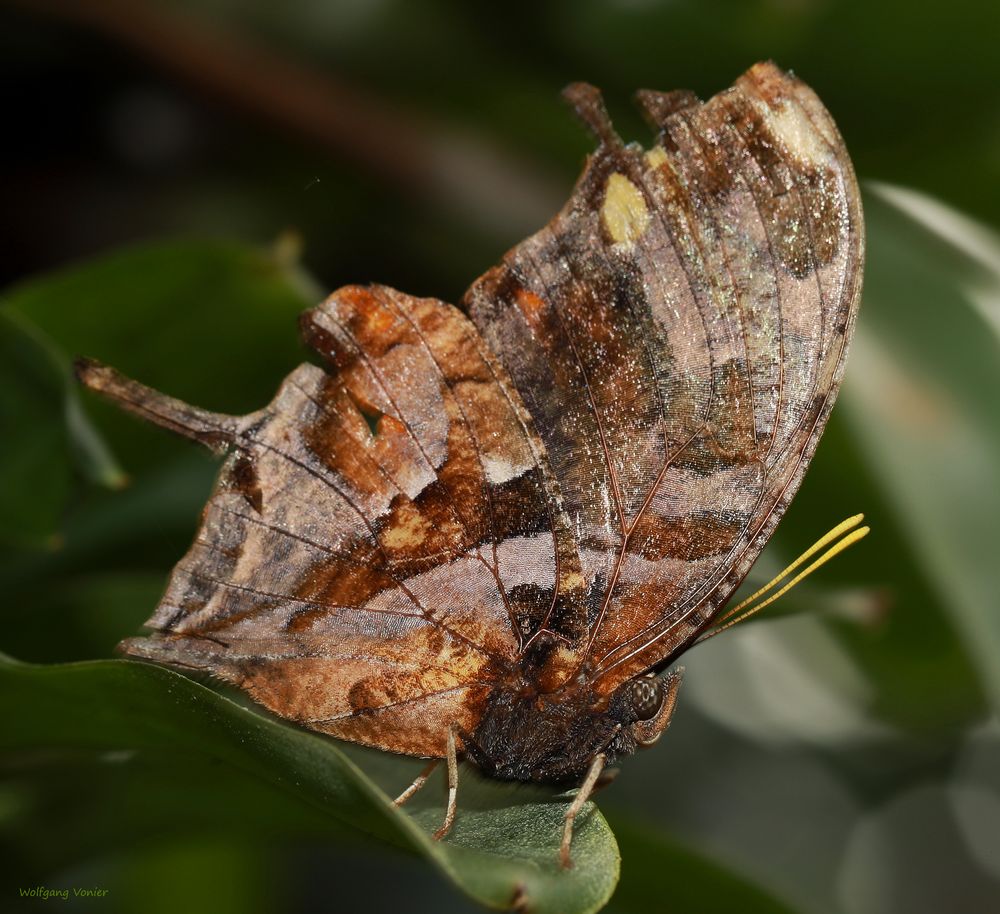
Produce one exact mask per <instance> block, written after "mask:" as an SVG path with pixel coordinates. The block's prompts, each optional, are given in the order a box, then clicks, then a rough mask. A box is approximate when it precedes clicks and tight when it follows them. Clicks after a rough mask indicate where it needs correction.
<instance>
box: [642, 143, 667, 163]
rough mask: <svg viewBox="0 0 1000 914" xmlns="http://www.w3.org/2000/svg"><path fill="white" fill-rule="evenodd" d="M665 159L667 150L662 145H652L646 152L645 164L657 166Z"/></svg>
mask: <svg viewBox="0 0 1000 914" xmlns="http://www.w3.org/2000/svg"><path fill="white" fill-rule="evenodd" d="M666 161H667V151H666V150H665V149H664V148H663V147H662V146H654V147H653V148H652V149H650V150H649V152H647V153H646V164H647V165H648V166H649V167H650V168H659V167H660V166H661V165H662V164H663V163H664V162H666Z"/></svg>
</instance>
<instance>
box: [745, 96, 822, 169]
mask: <svg viewBox="0 0 1000 914" xmlns="http://www.w3.org/2000/svg"><path fill="white" fill-rule="evenodd" d="M754 104H755V105H756V106H757V108H758V109H759V111H760V113H761V115H762V116H763V118H764V123H765V124H767V126H768V129H769V130H770V131H771V134H772V135H773V136H774V138H775V139H776V140H777V141H778V142H779V143H781V145H782V146H784V147H785V148H786V149H787V150H788V151H789V152H790V153H791V154H792V155H793V156H795V158H797V159H799V160H800V161H802V162H804V163H805V164H806V165H816V166H821V165H827V164H828V163H829V160H830V158H831V156H832V152H831V151H830V149H829V147H828V146H827V144H826V142H825V141H824V139H823V135H822V134H821V133H820V132H819V131H818V130H817V129H816V127H815V126H814V125H813V123H812V121H810V120H809V118H808V117H807V116H806V113H805V111H804V110H803V109H802V107H801V106H800V105H798V104H796V103H795V102H793V101H789V100H781V101H779V102H778V103H777V105H775V106H774V107H771V106H770V105H768V104H767V103H766V102H765V101H764V100H763V99H754Z"/></svg>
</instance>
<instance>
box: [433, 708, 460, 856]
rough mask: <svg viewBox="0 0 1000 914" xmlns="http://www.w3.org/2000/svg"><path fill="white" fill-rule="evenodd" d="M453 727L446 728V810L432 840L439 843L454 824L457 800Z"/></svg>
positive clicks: (456, 766) (456, 769) (456, 754)
mask: <svg viewBox="0 0 1000 914" xmlns="http://www.w3.org/2000/svg"><path fill="white" fill-rule="evenodd" d="M455 729H456V728H455V726H454V725H452V726H451V727H449V728H448V808H447V809H446V810H445V813H444V822H442V823H441V827H440V828H439V829H438V830H437V831H436V832H434V840H435V841H440V840H441V839H442V838H443V837H444V836H445V835H447V834H448V832H450V831H451V826H452V825H453V824H454V822H455V808H456V806H457V799H458V750H457V748H456V746H455Z"/></svg>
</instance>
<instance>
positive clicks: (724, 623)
mask: <svg viewBox="0 0 1000 914" xmlns="http://www.w3.org/2000/svg"><path fill="white" fill-rule="evenodd" d="M864 519H865V516H864V514H855V515H854V516H853V517H849V518H847V520H845V521H842V522H841V523H839V524H837V526H836V527H834V528H833V529H832V530H831V531H830V532H829V533H827V534H826V535H825V536H822V537H820V538H819V539H818V540H816V542H815V543H813V544H812V546H810V547H809V548H808V549H807V550H806V551H805V552H803V553H802V555H800V556H799V557H798V558H797V559H796V560H795V561H794V562H792V564H791V565H789V566H788V567H787V568H785V569H784V570H782V571H781V572H780V573H779V574H777V575H776V576H775V577H774V578H772V579H771V580H770V581H768V583H767V584H765V585H764V586H763V587H761V588H760V590H758V591H756V592H755V593H752V594H750V596H749V597H747V598H746V599H745V600H743V601H742V602H741V603H739V604H738V605H736V606H734V607H733V608H732V609H730V610H728V611H727V612H726V614H725V615H724V616H722V618H721V619H719V622H718V624H717V627H716V628H713V629H712V630H711V631H708V632H705V633H704V634H703V635H702V636H701V637H700V638H699V639H698V641H697V642H696V643H699V644H700V643H701V642H702V641H707V640H708V639H709V638H714V637H715V636H716V635H718V634H721V633H722V632H724V631H725V630H726V629H727V628H732V627H733V626H734V625H738V624H739V623H740V622H743V621H745V620H746V619H749V618H750V617H751V616H754V615H756V614H757V613H759V612H760V611H761V610H762V609H763V608H764V607H765V606H770V605H771V604H772V603H773V602H774V601H775V600H777V599H779V598H781V597H783V596H784V595H785V594H786V593H788V591H790V590H791V589H792V588H793V587H794V586H795V585H796V584H798V583H799V581H801V580H803V579H804V578H807V577H809V575H811V574H812V573H813V572H814V571H815V570H816V569H817V568H819V567H820V566H821V565H825V564H826V563H827V562H829V561H830V559H832V558H833V557H834V556H836V555H838V554H839V553H841V552H843V551H844V550H845V549H846V548H847V547H848V546H853V545H854V544H855V543H856V542H857V541H858V540H860V539H864V538H865V537H866V536H867V535H868V533H869V531H870V529H871V528H870V527H858V524H860V523H861V521H863V520H864ZM855 527H857V529H856V530H855V529H853V528H855ZM848 531H851V532H850V533H848ZM845 533H847V535H846V536H844V538H843V539H841V540H839V541H838V542H836V543H834V545H832V546H831V547H830V548H829V549H827V550H826V552H824V553H823V554H822V555H821V556H820V557H819V558H818V559H816V561H815V562H813V563H812V564H811V565H810V566H809V567H808V568H806V569H805V570H804V571H800V572H799V573H798V574H797V575H796V576H795V577H794V578H792V580H790V581H789V582H788V583H787V584H785V585H784V587H782V588H781V589H780V590H778V591H777V592H776V593H773V594H771V595H770V596H769V597H767V599H765V600H762V601H761V602H760V603H758V604H757V605H756V606H751V605H750V604H752V603H753V602H754V600H756V599H757V598H758V597H761V596H763V595H765V594H766V593H767V592H768V591H769V590H771V589H772V588H774V587H777V585H778V584H780V583H781V582H782V581H783V580H785V578H787V577H788V575H790V574H791V573H792V572H793V571H795V569H796V568H798V567H799V566H800V565H801V564H802V563H803V562H805V561H806V560H807V559H809V558H810V557H811V556H813V555H815V554H816V553H817V552H819V550H820V549H822V548H823V547H824V546H826V545H827V544H828V543H830V542H831V541H833V540H836V539H837V538H838V537H839V536H841V535H842V534H845ZM747 606H749V607H750V608H749V609H747V610H746V611H745V612H742V614H741V610H743V609H744V607H747Z"/></svg>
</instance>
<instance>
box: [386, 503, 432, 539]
mask: <svg viewBox="0 0 1000 914" xmlns="http://www.w3.org/2000/svg"><path fill="white" fill-rule="evenodd" d="M429 530H430V525H429V524H428V523H427V518H425V517H424V516H423V515H422V514H421V513H420V512H419V511H418V510H417V509H416V508H413V507H412V506H409V510H402V511H400V512H399V514H398V515H397V517H396V518H395V522H394V523H393V525H392V526H391V527H389V528H388V529H387V530H386V531H385V532H384V533H383V534H382V545H383V546H385V547H386V548H387V549H406V548H410V547H414V546H419V545H420V544H421V543H423V541H424V540H425V539H426V538H427V533H428V532H429Z"/></svg>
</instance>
